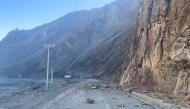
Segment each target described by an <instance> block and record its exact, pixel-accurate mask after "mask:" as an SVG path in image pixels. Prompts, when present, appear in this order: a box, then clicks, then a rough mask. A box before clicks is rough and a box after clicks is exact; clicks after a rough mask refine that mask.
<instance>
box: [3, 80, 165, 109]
mask: <svg viewBox="0 0 190 109" xmlns="http://www.w3.org/2000/svg"><path fill="white" fill-rule="evenodd" d="M87 98H91V99H94V100H95V102H94V103H92V104H88V103H86V99H87ZM0 109H162V108H161V107H158V106H156V105H154V104H151V103H150V104H149V103H146V101H144V102H142V101H140V100H139V99H135V98H133V97H132V96H130V95H129V94H127V93H126V92H123V91H121V90H119V89H117V87H114V86H109V85H106V84H103V83H101V82H100V81H98V80H93V79H86V80H77V81H67V82H63V83H62V81H60V80H59V81H57V82H55V83H54V85H53V86H51V87H50V88H49V89H48V90H45V89H43V88H39V89H36V90H31V91H29V92H27V93H21V94H17V95H14V96H9V97H7V96H6V97H2V98H1V99H0Z"/></svg>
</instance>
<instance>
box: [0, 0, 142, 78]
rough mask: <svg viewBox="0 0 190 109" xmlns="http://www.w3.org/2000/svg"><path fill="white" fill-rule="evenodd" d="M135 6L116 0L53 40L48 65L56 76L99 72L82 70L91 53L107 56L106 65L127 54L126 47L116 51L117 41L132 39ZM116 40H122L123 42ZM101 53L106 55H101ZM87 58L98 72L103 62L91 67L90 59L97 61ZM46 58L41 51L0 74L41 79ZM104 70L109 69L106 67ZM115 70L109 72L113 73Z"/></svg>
mask: <svg viewBox="0 0 190 109" xmlns="http://www.w3.org/2000/svg"><path fill="white" fill-rule="evenodd" d="M138 6H139V0H117V1H115V2H113V3H110V4H107V5H105V6H104V7H102V8H100V9H98V11H97V12H96V13H95V14H94V15H92V16H91V17H90V18H89V19H87V20H86V21H85V22H83V23H82V24H81V25H80V26H79V27H78V28H75V29H73V30H72V31H70V32H68V33H67V34H65V35H64V37H60V38H59V39H58V40H56V41H55V40H52V44H54V45H55V47H54V48H52V49H50V63H51V67H53V69H54V72H55V75H56V76H59V77H61V75H64V74H66V73H72V74H77V75H78V74H81V73H84V74H89V72H91V71H93V72H91V74H93V75H96V74H98V73H100V72H101V71H100V70H91V71H90V70H89V71H85V70H84V69H86V68H87V67H88V65H87V64H85V62H84V60H86V59H88V58H89V55H92V54H91V53H92V51H94V53H93V54H98V55H97V57H99V58H102V59H103V58H104V59H106V57H108V58H107V60H108V61H109V62H112V61H113V62H114V61H115V60H116V59H117V56H119V57H118V58H121V57H123V56H124V55H125V54H126V52H125V50H123V49H125V47H124V46H125V45H122V47H121V49H120V50H119V51H118V52H117V48H119V46H120V45H121V44H120V42H122V43H125V41H126V40H127V39H128V37H130V36H131V34H130V33H131V32H129V30H131V29H132V28H133V27H134V25H135V19H136V16H137V9H138ZM122 34H123V35H124V37H123V35H122ZM119 39H122V41H120V40H119ZM112 43H113V44H114V45H112ZM128 43H129V41H127V42H126V45H127V44H128ZM41 47H42V45H41ZM107 47H108V48H109V49H110V51H112V50H111V49H113V50H114V53H113V54H112V52H110V51H109V49H107ZM104 50H107V51H108V52H109V53H108V54H107V53H106V52H103V51H104ZM96 51H97V52H96ZM122 51H124V52H122ZM99 52H101V54H102V55H99ZM104 55H105V56H104ZM113 55H115V56H113ZM120 56H121V57H120ZM111 57H114V59H113V60H112V58H111ZM90 58H91V60H89V61H88V63H90V64H89V65H90V67H94V68H93V69H98V67H99V64H100V65H101V64H102V62H100V63H99V62H96V63H95V66H94V65H93V63H94V60H93V58H96V56H95V55H94V56H92V57H90ZM46 59H47V49H45V48H44V49H41V50H39V51H37V52H35V53H34V54H32V55H31V56H29V57H27V58H24V59H22V60H21V61H20V62H18V63H17V64H13V65H11V66H9V67H8V68H6V69H3V70H2V72H3V74H6V75H7V76H10V75H12V76H14V77H17V76H18V75H19V74H21V75H23V77H31V75H37V76H39V75H41V76H43V75H45V71H46ZM95 61H96V60H95ZM115 62H116V63H115V64H110V67H113V68H114V70H116V69H117V68H116V67H117V66H120V64H121V63H122V60H121V59H120V60H119V61H115ZM117 62H119V63H117ZM105 67H107V68H106V69H108V64H106V66H105ZM114 70H111V71H112V72H113V71H114ZM105 72H106V71H104V73H105Z"/></svg>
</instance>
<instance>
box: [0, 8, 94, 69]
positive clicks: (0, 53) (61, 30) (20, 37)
mask: <svg viewBox="0 0 190 109" xmlns="http://www.w3.org/2000/svg"><path fill="white" fill-rule="evenodd" d="M97 10H98V9H93V10H90V11H86V10H82V11H76V12H72V13H68V14H66V15H65V16H63V17H61V18H59V19H57V20H55V21H52V22H50V23H48V24H44V25H42V26H39V27H36V28H34V29H31V30H19V29H18V28H17V29H15V30H13V31H11V32H9V33H8V34H7V36H6V37H5V38H4V39H3V40H2V41H0V68H6V67H8V66H10V65H12V64H16V63H18V61H20V60H26V58H28V57H29V56H32V55H33V54H34V53H36V52H37V51H39V50H40V49H42V48H43V45H44V44H45V43H53V42H55V41H57V40H58V39H60V38H62V37H65V36H66V34H67V33H69V32H70V31H72V30H73V29H75V28H77V27H78V26H79V25H81V24H82V23H83V22H84V21H86V20H87V19H88V18H89V17H91V16H92V15H94V14H95V13H96V12H97Z"/></svg>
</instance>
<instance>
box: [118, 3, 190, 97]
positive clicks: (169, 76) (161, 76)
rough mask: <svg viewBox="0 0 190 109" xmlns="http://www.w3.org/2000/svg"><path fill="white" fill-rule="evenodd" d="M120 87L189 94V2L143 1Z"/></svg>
mask: <svg viewBox="0 0 190 109" xmlns="http://www.w3.org/2000/svg"><path fill="white" fill-rule="evenodd" d="M137 24H138V25H137V30H136V34H135V36H134V37H133V39H132V45H131V48H130V53H129V55H128V58H127V59H126V60H127V61H129V62H125V63H124V65H123V68H125V70H124V73H123V76H122V78H121V81H120V85H124V86H132V87H135V86H136V87H139V88H142V87H143V88H144V89H146V90H152V91H161V92H165V93H171V94H175V95H179V94H185V95H187V94H190V62H189V60H190V2H189V0H144V1H143V3H142V6H141V8H140V9H139V15H138V20H137Z"/></svg>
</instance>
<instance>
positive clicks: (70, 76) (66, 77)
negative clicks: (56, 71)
mask: <svg viewBox="0 0 190 109" xmlns="http://www.w3.org/2000/svg"><path fill="white" fill-rule="evenodd" d="M64 78H65V79H72V75H65V76H64Z"/></svg>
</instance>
